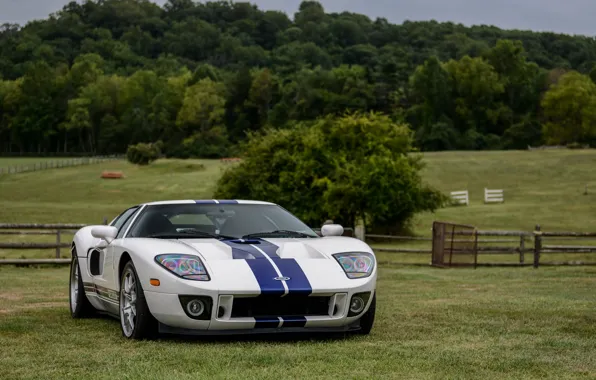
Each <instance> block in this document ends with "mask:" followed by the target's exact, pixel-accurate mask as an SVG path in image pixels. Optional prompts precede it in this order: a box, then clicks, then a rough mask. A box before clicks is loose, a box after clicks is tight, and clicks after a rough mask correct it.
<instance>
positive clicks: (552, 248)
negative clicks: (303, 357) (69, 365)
mask: <svg viewBox="0 0 596 380" xmlns="http://www.w3.org/2000/svg"><path fill="white" fill-rule="evenodd" d="M106 222H107V220H106V219H105V218H104V224H105V223H106ZM85 226H87V224H60V223H49V224H40V223H20V224H15V223H0V235H3V236H17V235H19V236H27V237H29V236H36V235H39V236H46V237H48V236H55V241H53V242H0V249H13V250H41V249H54V250H55V252H56V253H55V258H52V259H49V258H48V259H0V265H3V264H5V265H17V264H18V265H21V264H24V265H28V264H31V265H34V264H67V263H69V262H70V260H69V259H66V258H61V250H62V249H66V248H69V247H70V244H71V243H70V240H66V239H64V237H65V236H64V235H69V234H71V235H72V234H73V233H74V232H75V231H76V230H78V229H80V228H82V227H85ZM314 230H315V231H317V232H318V233H320V229H318V228H315V229H314ZM356 230H357V229H354V228H345V229H344V236H355V235H356V232H357V231H356ZM449 233H450V234H452V236H453V238H452V239H451V240H449V243H451V245H452V246H451V248H450V249H451V251H450V254H451V255H453V257H458V256H459V255H471V254H473V255H475V256H485V255H486V256H487V257H491V256H495V255H517V256H518V260H516V261H517V262H515V263H475V264H474V266H534V267H535V268H538V267H539V266H541V265H544V266H551V265H596V245H594V246H589V245H586V244H577V245H571V244H564V245H562V244H560V242H559V243H555V244H544V243H545V241H547V240H549V239H553V240H555V241H560V240H564V241H582V240H585V239H590V238H591V239H594V240H596V232H595V233H586V232H565V231H564V232H552V231H541V229H540V226H536V227H535V229H534V231H483V230H471V229H468V230H466V229H462V230H459V231H455V230H454V231H450V232H449ZM356 237H358V236H356ZM464 237H468V239H465V238H464ZM472 238H473V239H474V240H471V239H472ZM362 240H365V241H367V243H368V244H369V245H371V247H372V248H373V250H374V251H376V252H384V253H393V254H414V255H420V256H424V255H426V256H428V257H432V254H433V247H432V244H429V246H420V247H418V246H417V245H420V244H424V243H427V242H431V243H432V242H433V238H432V237H424V236H395V235H385V234H368V233H363V235H362ZM379 241H400V242H405V241H411V242H412V243H413V244H414V246H413V247H412V246H410V247H378V246H376V245H377V244H378V243H379ZM472 241H474V242H475V244H473V245H472V244H466V243H471V242H472ZM455 243H457V244H455ZM502 243H511V244H512V245H510V246H507V245H505V244H502ZM481 244H482V245H481ZM554 254H571V255H574V254H578V255H579V254H594V260H593V262H587V261H578V260H575V261H567V262H545V261H544V260H543V258H542V256H543V255H554ZM527 255H530V256H531V257H532V260H531V262H526V256H527ZM404 264H407V265H409V264H411V263H404Z"/></svg>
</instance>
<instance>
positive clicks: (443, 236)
mask: <svg viewBox="0 0 596 380" xmlns="http://www.w3.org/2000/svg"><path fill="white" fill-rule="evenodd" d="M477 263H478V234H477V233H476V227H474V226H467V225H464V224H455V223H447V222H433V241H432V265H433V266H437V267H469V266H473V267H474V268H476V265H477Z"/></svg>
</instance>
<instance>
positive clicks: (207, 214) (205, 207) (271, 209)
mask: <svg viewBox="0 0 596 380" xmlns="http://www.w3.org/2000/svg"><path fill="white" fill-rule="evenodd" d="M220 235H221V236H222V237H227V238H235V239H239V238H253V237H254V238H258V237H306V238H308V237H318V235H317V234H316V233H315V232H314V231H313V230H312V229H311V228H309V227H308V226H307V225H305V224H304V223H303V222H302V221H300V220H299V219H298V218H296V217H295V216H294V215H292V214H290V213H289V212H288V211H286V210H284V209H283V208H282V207H280V206H277V205H267V204H163V205H150V206H147V207H146V208H145V209H144V210H143V211H142V212H141V214H140V215H139V217H138V219H137V220H136V221H135V223H134V225H133V226H132V228H131V229H130V232H129V234H128V236H127V237H139V238H146V237H164V238H185V237H187V238H204V237H220Z"/></svg>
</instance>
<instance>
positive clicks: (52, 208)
mask: <svg viewBox="0 0 596 380" xmlns="http://www.w3.org/2000/svg"><path fill="white" fill-rule="evenodd" d="M1 165H2V159H0V166H1ZM201 165H202V166H201ZM203 166H204V168H203ZM104 170H109V171H122V172H123V173H124V175H125V178H124V179H102V178H101V173H102V172H103V171H104ZM220 173H221V164H220V163H219V161H216V160H158V161H156V162H155V163H153V164H152V165H149V166H136V165H132V164H129V163H128V162H126V161H124V160H118V161H109V162H102V163H98V164H92V165H83V166H76V167H70V168H61V169H49V170H43V171H38V172H28V173H19V174H9V175H3V176H0V220H1V221H2V222H4V223H88V224H90V223H98V224H101V223H102V221H103V218H104V217H106V218H108V219H109V220H111V219H112V218H113V217H115V216H116V215H118V214H119V213H120V212H122V211H123V210H124V209H125V208H128V207H130V206H132V205H135V204H138V203H143V202H150V201H156V200H165V199H200V198H203V197H210V196H211V194H212V193H213V189H214V186H215V181H216V180H217V178H219V176H220Z"/></svg>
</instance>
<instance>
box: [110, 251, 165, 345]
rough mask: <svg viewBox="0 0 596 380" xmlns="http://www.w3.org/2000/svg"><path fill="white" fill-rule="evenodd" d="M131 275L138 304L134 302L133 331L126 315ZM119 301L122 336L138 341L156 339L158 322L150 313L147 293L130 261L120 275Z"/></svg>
mask: <svg viewBox="0 0 596 380" xmlns="http://www.w3.org/2000/svg"><path fill="white" fill-rule="evenodd" d="M129 275H130V276H131V277H132V278H134V285H133V286H132V289H134V291H135V296H136V302H134V310H135V313H134V314H135V315H134V316H133V320H134V326H132V329H131V328H130V325H129V324H127V320H128V319H127V317H125V313H124V308H125V299H126V294H125V293H126V292H125V281H126V278H127V276H129ZM119 299H120V306H119V310H120V329H121V330H122V336H124V337H125V338H128V339H137V340H142V339H154V338H156V337H157V320H156V319H155V318H154V317H153V315H152V314H151V312H150V311H149V307H148V306H147V301H146V300H145V293H144V292H143V287H142V286H141V282H140V281H139V276H138V275H137V271H136V269H135V266H134V264H133V263H132V261H128V262H127V263H126V265H125V266H124V269H123V270H122V274H121V275H120V291H119ZM125 326H128V328H127V327H125Z"/></svg>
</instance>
